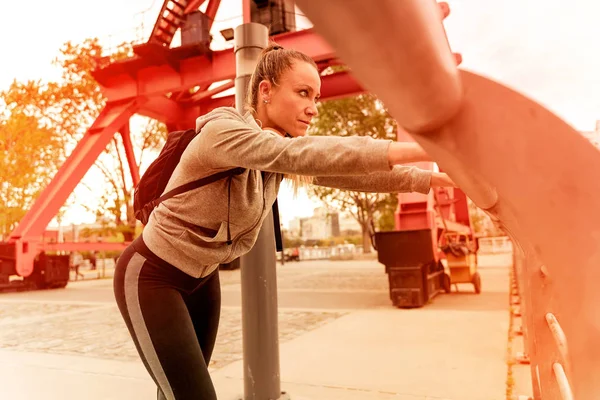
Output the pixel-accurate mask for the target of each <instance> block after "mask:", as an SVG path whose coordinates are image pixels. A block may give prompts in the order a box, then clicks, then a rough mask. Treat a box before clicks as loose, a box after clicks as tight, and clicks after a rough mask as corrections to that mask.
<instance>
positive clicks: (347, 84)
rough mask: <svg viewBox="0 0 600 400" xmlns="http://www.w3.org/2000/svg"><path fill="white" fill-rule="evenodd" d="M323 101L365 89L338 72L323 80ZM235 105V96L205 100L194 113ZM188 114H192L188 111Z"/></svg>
mask: <svg viewBox="0 0 600 400" xmlns="http://www.w3.org/2000/svg"><path fill="white" fill-rule="evenodd" d="M321 85H322V86H321V100H322V101H327V100H335V99H339V98H343V97H348V96H356V95H358V94H361V93H364V92H365V89H363V87H362V86H360V84H359V83H358V82H357V81H356V79H354V77H353V76H352V74H350V73H349V72H346V71H344V72H338V73H336V74H331V75H326V76H324V77H322V78H321ZM234 104H235V98H234V96H233V95H230V96H223V97H218V98H214V99H206V98H205V99H204V101H201V102H198V103H196V104H195V107H194V108H193V111H192V112H195V113H197V115H201V111H204V112H208V111H210V110H212V109H215V108H217V107H232V106H233V105H234ZM188 112H190V111H189V110H188Z"/></svg>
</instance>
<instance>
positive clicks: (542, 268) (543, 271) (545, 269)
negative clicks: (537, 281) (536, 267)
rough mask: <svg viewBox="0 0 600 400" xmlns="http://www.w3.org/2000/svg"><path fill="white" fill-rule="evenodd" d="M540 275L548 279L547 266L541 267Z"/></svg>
mask: <svg viewBox="0 0 600 400" xmlns="http://www.w3.org/2000/svg"><path fill="white" fill-rule="evenodd" d="M540 273H541V274H542V277H544V278H547V277H548V268H546V266H545V265H542V266H541V267H540Z"/></svg>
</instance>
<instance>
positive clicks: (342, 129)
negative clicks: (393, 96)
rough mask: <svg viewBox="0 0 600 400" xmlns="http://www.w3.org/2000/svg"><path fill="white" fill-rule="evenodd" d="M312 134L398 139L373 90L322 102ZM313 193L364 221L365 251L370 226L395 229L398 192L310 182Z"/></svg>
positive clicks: (369, 249) (333, 206)
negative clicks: (335, 186) (372, 224)
mask: <svg viewBox="0 0 600 400" xmlns="http://www.w3.org/2000/svg"><path fill="white" fill-rule="evenodd" d="M317 108H318V111H319V114H318V116H317V117H315V118H314V119H313V121H314V123H313V126H312V127H311V131H310V134H311V135H336V136H372V137H374V138H377V139H390V140H396V132H397V124H396V121H395V120H394V119H393V118H392V117H391V116H390V115H389V114H388V112H387V110H386V109H385V107H384V106H383V104H382V103H381V102H380V101H379V100H378V99H377V98H376V97H375V96H374V95H371V94H362V95H359V96H356V97H348V98H344V99H339V100H331V101H327V102H323V103H320V104H318V106H317ZM308 193H309V195H313V196H315V197H317V198H319V199H320V200H321V201H323V203H324V204H326V205H327V206H328V207H329V208H331V209H335V210H339V211H342V212H348V213H350V214H351V215H352V216H353V217H354V219H355V220H356V221H357V222H358V223H359V224H360V226H361V229H362V236H363V251H364V252H365V253H370V252H371V240H370V226H371V223H374V224H375V225H376V226H377V227H378V228H379V229H385V230H391V229H393V226H394V222H393V215H394V211H395V209H396V207H397V205H398V201H397V198H396V196H395V195H394V194H389V193H363V192H354V191H347V190H340V189H333V188H328V187H322V186H310V187H309V189H308Z"/></svg>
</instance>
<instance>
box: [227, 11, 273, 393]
mask: <svg viewBox="0 0 600 400" xmlns="http://www.w3.org/2000/svg"><path fill="white" fill-rule="evenodd" d="M268 39H269V30H268V29H267V27H266V26H264V25H261V24H257V23H247V24H243V25H240V26H238V27H236V28H235V33H234V41H235V46H234V52H235V63H236V78H235V106H236V108H237V109H238V110H239V111H242V112H243V106H244V99H245V97H246V89H247V87H248V84H249V83H250V77H251V75H252V72H253V71H254V68H255V66H256V62H257V60H258V56H259V54H260V52H261V51H262V49H264V48H265V47H267V44H268ZM270 208H271V207H269V209H270ZM273 232H274V225H273V215H272V212H269V215H268V216H267V218H266V219H265V222H264V223H263V225H262V227H261V229H260V233H259V235H258V239H257V240H256V243H255V245H254V247H253V249H252V250H251V251H250V252H249V253H248V254H246V255H244V256H242V257H241V260H240V268H241V278H242V338H243V348H244V399H245V400H277V399H280V398H281V386H280V377H279V333H278V319H277V273H276V270H275V268H276V256H275V237H274V233H273Z"/></svg>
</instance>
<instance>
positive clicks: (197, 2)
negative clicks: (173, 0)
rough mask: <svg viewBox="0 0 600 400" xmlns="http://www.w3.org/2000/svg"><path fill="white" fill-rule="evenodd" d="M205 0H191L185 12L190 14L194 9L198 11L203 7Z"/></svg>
mask: <svg viewBox="0 0 600 400" xmlns="http://www.w3.org/2000/svg"><path fill="white" fill-rule="evenodd" d="M166 1H169V0H166ZM205 2H206V0H190V2H189V3H188V5H187V6H186V7H185V10H184V14H189V13H191V12H192V11H196V10H197V9H199V8H200V7H202V4H204V3H205Z"/></svg>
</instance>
